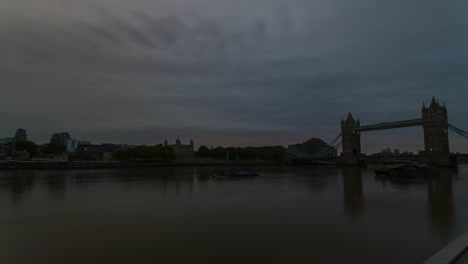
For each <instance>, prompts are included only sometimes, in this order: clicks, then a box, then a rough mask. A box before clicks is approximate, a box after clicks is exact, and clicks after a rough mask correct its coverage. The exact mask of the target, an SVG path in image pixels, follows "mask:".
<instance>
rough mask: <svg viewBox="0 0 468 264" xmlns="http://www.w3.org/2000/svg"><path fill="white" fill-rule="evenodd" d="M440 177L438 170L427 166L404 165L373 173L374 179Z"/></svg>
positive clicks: (381, 169)
mask: <svg viewBox="0 0 468 264" xmlns="http://www.w3.org/2000/svg"><path fill="white" fill-rule="evenodd" d="M438 175H440V169H438V168H436V167H431V166H427V165H419V164H405V165H403V166H400V167H394V168H380V169H378V170H376V171H375V176H376V177H399V178H416V177H431V176H438Z"/></svg>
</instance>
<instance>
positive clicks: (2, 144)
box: [0, 138, 14, 158]
mask: <svg viewBox="0 0 468 264" xmlns="http://www.w3.org/2000/svg"><path fill="white" fill-rule="evenodd" d="M13 142H14V139H13V138H0V158H5V157H7V156H9V154H10V152H11V151H12V150H13Z"/></svg>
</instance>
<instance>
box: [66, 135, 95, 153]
mask: <svg viewBox="0 0 468 264" xmlns="http://www.w3.org/2000/svg"><path fill="white" fill-rule="evenodd" d="M90 144H91V142H89V141H82V140H77V139H73V138H70V139H67V141H66V147H67V152H73V151H75V150H76V148H78V147H79V146H81V145H90Z"/></svg>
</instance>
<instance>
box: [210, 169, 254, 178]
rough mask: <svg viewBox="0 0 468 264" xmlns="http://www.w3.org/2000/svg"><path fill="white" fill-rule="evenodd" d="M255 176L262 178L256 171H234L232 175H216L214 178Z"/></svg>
mask: <svg viewBox="0 0 468 264" xmlns="http://www.w3.org/2000/svg"><path fill="white" fill-rule="evenodd" d="M253 176H260V174H258V173H257V172H255V171H249V170H239V171H234V172H232V173H230V174H214V175H213V177H253Z"/></svg>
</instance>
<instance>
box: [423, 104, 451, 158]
mask: <svg viewBox="0 0 468 264" xmlns="http://www.w3.org/2000/svg"><path fill="white" fill-rule="evenodd" d="M421 113H422V126H423V130H424V146H425V148H424V152H421V153H420V155H419V157H420V161H421V162H423V163H427V164H431V165H439V166H448V165H450V164H451V160H450V149H449V137H448V117H447V108H446V107H445V104H442V105H441V104H439V102H438V101H436V99H435V98H434V97H432V100H431V104H430V105H429V107H426V105H425V104H424V103H423V107H422V110H421Z"/></svg>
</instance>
